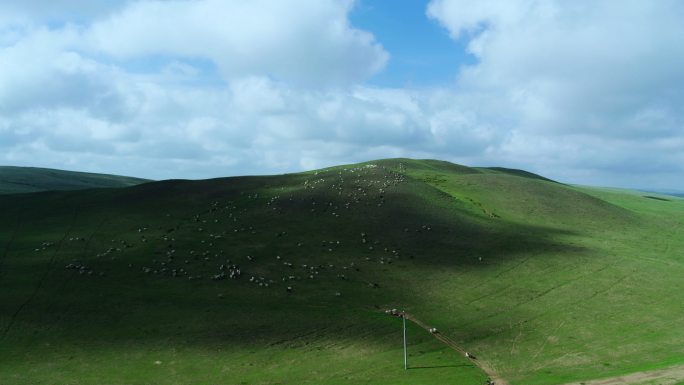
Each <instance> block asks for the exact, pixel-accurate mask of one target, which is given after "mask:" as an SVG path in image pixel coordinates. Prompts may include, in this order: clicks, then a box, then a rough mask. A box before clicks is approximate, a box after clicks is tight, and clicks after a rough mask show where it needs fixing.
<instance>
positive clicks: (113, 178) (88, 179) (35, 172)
mask: <svg viewBox="0 0 684 385" xmlns="http://www.w3.org/2000/svg"><path fill="white" fill-rule="evenodd" d="M146 182H149V180H147V179H140V178H133V177H126V176H118V175H108V174H93V173H87V172H76V171H64V170H55V169H50V168H37V167H15V166H0V194H16V193H27V192H38V191H54V190H82V189H90V188H111V187H128V186H134V185H137V184H140V183H146Z"/></svg>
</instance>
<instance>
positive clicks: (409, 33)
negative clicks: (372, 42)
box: [350, 0, 476, 88]
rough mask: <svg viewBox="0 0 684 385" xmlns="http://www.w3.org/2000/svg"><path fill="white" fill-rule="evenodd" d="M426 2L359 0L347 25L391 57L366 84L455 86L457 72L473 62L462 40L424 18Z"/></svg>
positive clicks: (473, 59) (464, 41)
mask: <svg viewBox="0 0 684 385" xmlns="http://www.w3.org/2000/svg"><path fill="white" fill-rule="evenodd" d="M427 5H428V2H427V1H418V0H397V1H386V0H385V1H383V0H379V1H378V0H375V1H374V0H362V1H360V2H358V4H357V6H356V7H355V8H354V10H353V11H352V13H351V14H350V21H351V23H352V24H353V25H354V26H356V27H358V28H361V29H364V30H367V31H370V32H372V33H373V35H375V37H376V39H378V41H380V42H382V45H383V47H385V49H386V50H387V51H388V52H390V54H391V55H392V57H391V60H390V61H389V62H388V63H387V66H386V67H385V69H384V70H383V71H382V72H380V73H378V74H376V75H374V76H373V77H371V78H370V79H369V80H368V83H370V84H373V85H377V86H381V87H408V88H411V87H414V88H415V87H418V88H420V87H429V86H444V85H448V84H450V83H455V81H456V76H457V74H458V69H459V67H460V66H462V65H467V64H473V63H474V62H475V61H476V60H475V57H474V56H473V55H470V54H468V53H467V52H466V44H467V41H466V39H465V38H462V39H459V40H454V39H451V38H450V37H449V33H448V31H447V30H446V28H444V27H443V26H442V25H440V24H439V23H438V22H437V21H435V20H430V19H428V18H427V17H426V15H425V10H426V8H427Z"/></svg>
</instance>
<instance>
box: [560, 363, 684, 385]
mask: <svg viewBox="0 0 684 385" xmlns="http://www.w3.org/2000/svg"><path fill="white" fill-rule="evenodd" d="M682 380H684V365H679V366H673V367H670V368H665V369H658V370H649V371H645V372H636V373H632V374H626V375H624V376H617V377H610V378H602V379H598V380H588V381H579V382H571V383H567V384H563V385H639V384H658V385H673V384H676V383H678V382H680V381H682Z"/></svg>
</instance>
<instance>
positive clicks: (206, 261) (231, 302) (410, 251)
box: [0, 159, 684, 385]
mask: <svg viewBox="0 0 684 385" xmlns="http://www.w3.org/2000/svg"><path fill="white" fill-rule="evenodd" d="M642 195H643V194H638V193H627V192H624V191H617V190H609V189H598V188H589V187H578V186H568V185H564V184H561V183H557V182H554V181H549V180H546V179H545V178H543V177H540V176H538V175H535V174H531V173H527V172H522V171H519V170H510V169H502V168H471V167H465V166H460V165H455V164H451V163H447V162H441V161H433V160H413V159H386V160H378V161H372V162H366V163H360V164H353V165H344V166H338V167H331V168H327V169H323V170H315V171H310V172H304V173H298V174H288V175H277V176H264V177H234V178H220V179H211V180H202V181H180V180H170V181H160V182H152V183H145V184H141V185H137V186H132V187H127V188H121V189H95V190H82V191H54V192H45V193H41V194H14V195H5V196H2V197H0V212H2V213H3V215H2V216H0V285H1V287H2V288H3V290H2V291H0V379H2V381H1V382H2V383H3V384H8V385H10V384H33V383H70V384H149V383H155V384H186V383H201V384H204V383H207V384H210V383H212V384H213V383H230V384H350V383H353V384H444V383H454V384H477V383H483V382H484V381H485V379H486V375H485V374H484V373H483V372H482V371H481V370H480V369H479V367H478V366H477V365H475V364H474V362H473V361H471V360H468V359H466V358H465V357H463V355H462V354H458V353H456V352H455V351H454V350H452V349H451V348H450V347H449V346H447V345H445V344H443V343H442V342H441V341H439V340H437V339H435V338H433V336H432V335H431V334H430V333H428V332H425V331H424V330H423V329H422V328H421V327H420V326H419V325H417V324H413V323H409V325H408V341H409V354H410V355H409V366H410V369H409V370H407V371H405V370H404V369H403V353H402V335H401V333H402V331H401V321H400V320H398V319H397V318H396V317H391V316H389V315H387V314H385V312H384V311H385V310H386V309H392V308H396V309H400V310H405V311H407V312H409V313H410V314H411V315H412V316H413V317H415V318H417V319H420V320H421V321H422V322H424V323H426V324H428V325H429V326H431V327H435V328H437V329H438V330H439V333H440V335H441V336H443V337H444V338H447V339H448V341H450V342H453V343H454V344H455V345H457V346H458V347H459V348H462V349H464V350H465V351H468V352H471V353H472V354H474V355H475V356H477V360H478V361H479V362H481V363H482V364H483V365H487V366H488V367H489V368H491V369H492V370H493V371H495V372H496V373H497V375H498V376H499V377H500V378H501V379H505V381H507V382H508V383H510V384H516V385H517V384H525V385H536V384H539V385H541V384H564V383H570V382H573V381H578V382H579V381H582V382H583V381H586V380H591V379H595V378H601V377H610V376H615V375H621V374H627V373H634V372H639V371H644V370H650V369H659V368H665V367H668V366H672V365H681V364H684V329H683V328H681V325H682V322H684V307H682V306H681V304H682V301H683V300H684V280H682V279H681V277H682V274H684V255H683V254H682V251H683V250H684V237H681V234H682V230H684V200H680V199H676V198H668V200H658V199H649V198H646V197H643V196H642Z"/></svg>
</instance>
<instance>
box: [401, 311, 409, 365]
mask: <svg viewBox="0 0 684 385" xmlns="http://www.w3.org/2000/svg"><path fill="white" fill-rule="evenodd" d="M401 323H402V325H403V326H404V370H408V351H407V350H406V317H405V316H404V314H402V315H401Z"/></svg>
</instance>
